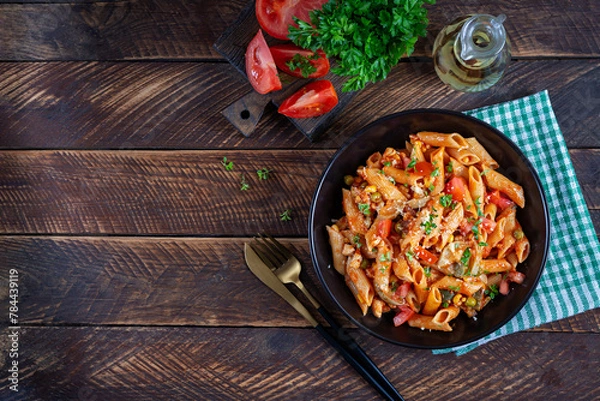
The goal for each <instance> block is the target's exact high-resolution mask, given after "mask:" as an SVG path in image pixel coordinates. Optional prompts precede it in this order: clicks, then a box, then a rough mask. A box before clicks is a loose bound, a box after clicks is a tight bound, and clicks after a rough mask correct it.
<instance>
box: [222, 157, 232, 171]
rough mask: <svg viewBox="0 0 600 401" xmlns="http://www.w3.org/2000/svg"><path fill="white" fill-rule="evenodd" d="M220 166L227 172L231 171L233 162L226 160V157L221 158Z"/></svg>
mask: <svg viewBox="0 0 600 401" xmlns="http://www.w3.org/2000/svg"><path fill="white" fill-rule="evenodd" d="M221 164H222V165H223V167H225V170H227V171H231V170H233V162H232V161H230V160H227V157H223V160H221Z"/></svg>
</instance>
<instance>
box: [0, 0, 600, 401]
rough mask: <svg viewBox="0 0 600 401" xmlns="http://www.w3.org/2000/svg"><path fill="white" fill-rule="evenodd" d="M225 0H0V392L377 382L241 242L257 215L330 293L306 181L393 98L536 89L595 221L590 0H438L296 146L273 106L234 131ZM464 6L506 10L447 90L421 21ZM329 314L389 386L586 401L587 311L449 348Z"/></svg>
mask: <svg viewBox="0 0 600 401" xmlns="http://www.w3.org/2000/svg"><path fill="white" fill-rule="evenodd" d="M245 4H246V2H245V0H233V1H219V0H205V1H200V0H195V1H193V0H170V1H158V0H138V1H116V0H114V1H113V0H105V1H94V0H73V1H66V2H65V1H57V0H56V1H55V0H51V1H36V0H31V1H28V2H13V1H7V0H2V1H0V148H1V149H0V234H1V235H0V269H1V272H0V301H1V302H0V304H1V305H2V308H1V310H2V317H1V319H0V320H1V321H2V327H1V328H0V334H1V336H0V338H1V341H0V349H1V352H2V354H1V355H2V358H1V362H2V369H1V373H0V379H1V380H0V398H1V399H3V400H98V401H100V400H134V399H135V400H138V399H139V400H199V399H205V400H259V399H262V400H270V399H297V400H316V399H318V400H331V399H353V400H357V399H360V400H369V399H376V398H377V393H376V392H375V391H374V390H373V389H372V388H371V387H369V386H368V385H367V384H366V382H365V381H364V380H363V379H362V378H361V377H359V376H358V375H357V374H356V373H355V371H354V370H353V369H352V368H350V367H349V365H347V363H346V362H345V361H344V360H343V359H342V358H341V357H340V356H339V355H338V354H337V353H336V352H335V351H334V350H333V349H332V348H331V347H330V346H329V345H327V344H326V343H325V342H324V341H323V340H322V338H321V337H320V336H319V335H318V334H317V333H316V332H315V331H314V330H313V329H311V328H310V327H309V326H308V324H307V323H306V322H305V321H304V320H302V318H301V317H299V316H298V315H297V314H296V312H294V311H293V310H292V309H291V308H290V307H289V306H288V305H287V304H285V303H284V302H283V301H282V300H281V299H279V298H278V297H276V295H274V294H273V293H272V292H270V290H269V289H267V288H266V287H264V286H263V285H262V284H260V283H259V281H258V280H257V279H256V278H255V277H254V276H253V275H252V274H251V273H250V271H248V269H247V268H246V266H245V264H244V260H243V244H244V243H245V242H246V241H248V239H249V238H250V237H251V236H252V235H254V234H255V233H257V232H263V231H264V232H268V233H271V234H272V235H274V236H276V237H277V238H279V239H280V240H281V241H282V242H284V243H285V244H287V245H289V246H290V247H291V248H292V249H293V251H294V252H295V253H296V254H297V255H298V256H299V257H300V258H301V259H302V261H303V262H304V265H305V267H306V269H305V270H306V271H305V272H304V273H303V275H304V277H303V278H304V279H305V281H306V282H307V283H308V286H309V287H310V288H311V289H312V290H313V292H316V293H317V294H318V295H319V297H320V298H321V299H322V300H323V301H324V303H325V304H326V306H327V308H329V309H330V310H332V311H334V310H335V308H334V306H333V304H332V303H331V302H330V301H329V300H328V299H327V298H326V296H325V294H324V292H323V291H322V289H321V286H320V284H319V282H318V279H317V278H316V275H315V274H314V272H313V271H312V269H311V264H310V257H309V249H308V243H307V214H308V211H309V203H310V200H311V196H312V193H313V190H314V188H315V185H316V182H317V180H318V178H319V176H320V174H321V171H322V169H323V168H324V166H325V164H326V162H327V160H328V158H329V157H330V156H331V155H332V154H333V153H334V152H335V150H336V149H337V148H338V147H339V146H340V145H341V143H343V141H344V140H345V139H347V138H348V137H349V136H350V135H351V134H352V133H353V132H354V131H356V130H357V129H358V128H360V127H361V126H363V125H365V124H367V123H369V122H371V121H373V120H374V119H376V118H377V117H380V116H383V115H385V114H389V113H392V112H396V111H401V110H406V109H410V108H420V107H440V108H448V109H452V110H461V111H462V110H467V109H471V108H476V107H480V106H485V105H490V104H494V103H497V102H502V101H508V100H511V99H515V98H518V97H521V96H525V95H529V94H532V93H535V92H538V91H540V90H544V89H548V91H549V94H550V97H551V100H552V102H553V106H554V110H555V112H556V115H557V118H558V121H559V124H560V127H561V129H562V130H563V133H564V136H565V139H566V142H567V144H568V147H569V150H570V155H571V158H572V160H573V163H574V166H575V169H576V172H577V177H578V179H579V182H580V184H581V187H582V189H583V193H584V196H585V200H586V202H587V206H588V208H589V210H590V213H591V215H592V219H593V222H594V226H595V228H596V231H597V232H600V182H599V181H598V177H600V167H599V166H600V129H599V125H600V119H599V116H600V34H598V26H599V25H600V2H598V1H595V0H587V1H585V0H581V1H579V0H578V1H570V0H555V1H550V2H549V1H542V0H528V1H519V2H517V1H508V0H502V1H497V2H482V1H459V0H439V1H438V4H437V5H435V6H430V7H429V9H430V13H429V16H430V20H431V23H430V27H429V35H428V37H427V38H425V39H423V40H421V41H420V42H419V44H418V46H417V50H416V51H415V53H414V55H413V56H412V57H411V58H410V59H407V60H404V61H403V62H401V63H400V64H399V65H398V66H397V67H396V68H395V69H394V70H393V71H392V73H391V75H390V77H389V78H388V80H387V81H385V82H384V83H379V84H376V85H371V86H369V87H368V88H367V89H365V90H364V91H363V92H361V93H360V94H359V95H357V96H356V98H355V99H354V100H353V101H352V103H351V104H350V105H349V106H348V107H347V108H346V109H345V110H344V112H343V113H342V114H341V115H340V117H339V118H338V119H337V120H336V121H335V122H334V123H333V125H332V126H331V127H330V128H329V129H328V130H327V132H326V133H325V135H324V136H323V138H322V139H321V140H320V141H318V142H315V143H311V142H309V141H308V140H307V139H306V138H305V137H304V136H303V135H302V134H301V133H300V132H298V131H297V130H296V129H295V128H294V126H293V125H292V124H291V123H290V122H289V121H288V120H286V119H285V118H283V117H282V116H280V115H278V114H277V113H276V111H275V109H274V107H272V106H269V107H268V108H267V111H266V112H265V115H264V116H263V119H262V120H261V123H260V124H259V126H258V128H257V131H256V132H255V134H254V135H253V136H251V137H249V138H245V137H244V136H242V135H241V134H240V133H238V132H237V131H236V130H235V129H234V128H233V127H232V126H231V125H230V124H229V123H228V122H227V121H226V119H225V118H224V117H223V116H222V114H221V111H222V109H223V108H225V107H226V106H227V105H229V104H230V103H231V102H233V101H234V100H236V99H238V98H239V97H241V96H242V95H244V94H246V93H247V92H249V91H250V90H251V87H250V86H249V85H248V84H247V83H246V81H245V79H244V78H243V77H242V75H241V74H239V73H238V72H237V71H236V70H235V69H234V68H233V67H231V66H230V64H228V63H227V62H226V61H225V60H224V59H223V57H222V56H220V55H219V53H217V52H216V51H215V50H214V48H213V47H212V44H213V43H214V42H215V41H216V40H217V38H219V36H220V35H221V34H222V33H223V31H224V30H225V29H226V27H227V26H229V25H230V24H231V23H232V22H233V21H235V20H236V18H237V16H238V14H239V13H240V11H241V10H242V9H243V8H244V6H245ZM472 12H489V13H493V14H499V13H501V12H502V13H505V14H506V15H507V16H508V19H507V22H506V26H507V29H508V32H509V35H510V38H511V40H512V48H513V61H512V63H511V65H510V68H509V70H508V72H507V74H506V76H505V78H504V79H503V80H502V81H501V83H500V84H498V85H497V86H495V87H493V88H492V89H490V90H488V91H486V92H483V93H479V94H463V93H459V92H455V91H452V90H450V89H448V88H447V87H445V86H444V85H443V84H442V83H441V82H440V81H439V79H438V78H437V76H436V75H435V73H434V71H433V66H432V62H431V58H430V56H431V47H432V43H433V39H434V37H435V34H436V33H437V32H438V31H439V30H440V29H441V27H442V26H443V25H444V24H445V23H446V22H448V21H450V20H451V19H453V18H454V17H456V16H459V15H461V14H466V13H472ZM223 157H227V158H228V159H229V160H231V161H233V162H234V163H235V168H234V171H232V172H231V171H226V170H225V169H224V168H223V166H222V165H221V160H222V159H223ZM261 168H268V169H270V170H271V171H272V173H271V177H270V178H269V179H268V180H267V181H260V182H259V181H258V179H257V176H256V173H255V172H256V170H258V169H261ZM241 174H244V175H245V177H246V180H247V182H248V184H249V185H250V188H249V189H248V190H247V191H241V190H240V175H241ZM287 209H290V210H292V220H291V221H282V220H281V218H280V214H281V213H282V212H283V211H285V210H287ZM14 276H16V278H15V277H14ZM11 282H17V283H18V297H16V302H15V297H11V295H10V294H14V292H9V286H10V283H11ZM11 301H12V302H11ZM11 303H12V304H13V305H12V306H15V305H16V306H17V308H18V313H17V315H18V317H17V318H16V319H15V321H13V322H11V321H9V319H8V317H9V316H8V315H9V307H10V306H11ZM337 316H338V317H339V318H340V319H342V320H343V316H342V315H341V314H339V313H337ZM344 321H345V322H346V323H347V324H348V326H349V327H351V331H352V334H353V335H354V337H355V338H356V339H357V341H358V342H359V343H360V344H361V345H362V346H363V348H364V349H365V350H366V351H367V353H368V354H369V355H371V356H372V358H373V359H374V360H375V362H377V363H378V365H379V366H380V367H381V369H382V370H383V371H384V372H385V373H386V374H387V376H388V377H389V378H390V380H391V381H392V382H393V383H394V384H395V385H396V386H397V388H398V389H400V390H401V392H402V393H403V394H404V395H405V397H406V398H407V399H408V400H474V399H501V400H522V399H530V400H551V399H552V400H564V399H569V400H591V399H600V390H599V388H600V374H599V372H600V362H599V361H600V311H599V310H594V311H589V312H586V313H583V314H581V315H577V316H574V317H571V318H569V319H565V320H561V321H557V322H553V323H549V324H545V325H543V326H541V327H539V328H536V329H533V330H528V331H526V332H521V333H518V334H514V335H510V336H507V337H504V338H502V339H499V340H497V341H494V342H492V343H489V344H487V345H485V346H482V347H479V348H478V349H476V350H474V351H472V352H470V353H468V354H466V355H464V356H461V357H456V356H454V355H451V354H450V355H442V356H435V355H432V354H431V352H430V351H427V350H417V349H408V348H402V347H398V346H395V345H392V344H388V343H386V342H382V341H380V340H378V339H375V338H373V337H371V336H369V335H367V334H365V333H363V332H360V331H359V330H358V329H356V328H353V327H352V326H351V325H350V324H349V323H348V322H347V321H346V320H344ZM15 325H17V326H18V327H19V329H17V330H16V337H15V335H14V333H13V332H14V331H15V330H14V329H12V326H15ZM14 352H17V353H18V356H17V355H15V354H13V353H14ZM14 361H17V362H18V373H16V374H15V373H14V370H15V369H14V368H13V363H14ZM9 369H11V370H13V372H10V371H9ZM11 378H12V379H14V378H17V379H18V390H19V391H18V393H17V392H14V391H12V390H11V389H10V387H11V386H13V385H14V380H12V381H11V380H10V379H11Z"/></svg>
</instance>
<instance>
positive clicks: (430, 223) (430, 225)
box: [421, 213, 437, 235]
mask: <svg viewBox="0 0 600 401" xmlns="http://www.w3.org/2000/svg"><path fill="white" fill-rule="evenodd" d="M434 217H437V215H436V214H433V213H431V214H430V215H429V219H428V220H427V221H424V222H423V223H421V227H423V228H424V229H425V234H426V235H429V234H431V232H432V231H433V229H434V228H437V224H435V223H434V222H433V218H434Z"/></svg>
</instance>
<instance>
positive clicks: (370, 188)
mask: <svg viewBox="0 0 600 401" xmlns="http://www.w3.org/2000/svg"><path fill="white" fill-rule="evenodd" d="M376 191H377V187H376V186H375V185H367V186H366V187H365V192H371V193H372V192H376Z"/></svg>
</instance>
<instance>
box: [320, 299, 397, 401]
mask: <svg viewBox="0 0 600 401" xmlns="http://www.w3.org/2000/svg"><path fill="white" fill-rule="evenodd" d="M317 311H318V312H319V313H320V314H321V316H323V318H324V319H325V320H326V321H327V323H329V325H330V326H331V329H332V330H333V336H334V337H335V338H336V339H337V342H338V343H339V344H340V346H341V347H343V348H344V350H345V352H348V353H350V354H351V356H352V358H353V360H354V361H355V362H356V363H358V364H360V365H361V367H362V369H364V370H365V372H366V373H367V374H368V375H369V378H370V380H369V379H367V381H369V383H371V384H373V383H372V381H375V382H376V383H377V384H376V386H375V387H376V388H377V389H378V390H379V389H380V388H381V389H383V390H384V391H385V396H386V397H387V399H389V400H395V401H404V398H403V397H402V395H401V394H400V393H399V392H398V390H396V388H395V387H394V385H393V384H392V383H391V382H390V381H389V380H388V378H387V377H385V375H384V374H383V372H382V371H381V370H380V369H379V368H378V367H377V365H376V364H375V362H373V361H372V360H371V358H369V356H368V355H367V354H366V353H365V351H363V349H362V348H361V347H360V346H359V345H358V343H357V342H356V341H354V339H353V338H352V337H351V336H350V334H349V333H348V332H347V331H346V330H345V329H344V328H343V327H342V326H341V325H340V324H339V323H338V322H337V321H336V320H335V319H334V318H333V316H331V315H330V314H329V312H327V309H325V308H323V307H322V306H321V307H319V308H318V309H317ZM340 352H341V351H340ZM348 362H350V361H348ZM350 363H351V362H350ZM351 364H352V363H351ZM353 366H354V365H353ZM363 377H364V375H363ZM380 392H381V391H380ZM382 395H383V394H382Z"/></svg>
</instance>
